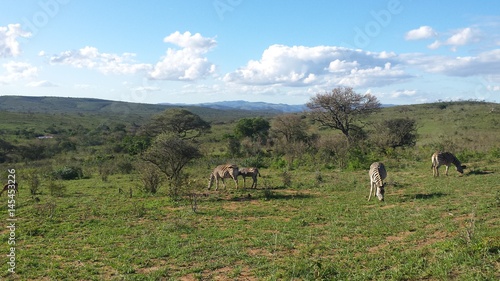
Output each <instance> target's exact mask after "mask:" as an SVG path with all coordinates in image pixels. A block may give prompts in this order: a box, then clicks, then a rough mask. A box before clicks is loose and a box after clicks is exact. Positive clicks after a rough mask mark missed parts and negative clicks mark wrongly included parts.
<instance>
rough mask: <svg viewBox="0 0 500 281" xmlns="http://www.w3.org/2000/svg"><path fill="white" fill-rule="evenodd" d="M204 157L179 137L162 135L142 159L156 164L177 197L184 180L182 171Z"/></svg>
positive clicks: (155, 140)
mask: <svg viewBox="0 0 500 281" xmlns="http://www.w3.org/2000/svg"><path fill="white" fill-rule="evenodd" d="M201 156H202V155H201V153H200V151H199V150H198V148H197V147H195V146H194V145H193V144H191V143H190V142H189V141H188V140H185V139H181V138H179V137H178V136H177V135H174V134H168V133H162V134H160V135H158V136H157V137H156V138H155V139H154V141H153V143H152V144H151V146H150V147H149V148H148V149H147V150H146V151H145V152H144V153H143V154H142V159H143V160H145V161H147V162H150V163H152V164H154V165H155V166H156V167H158V169H159V170H160V171H161V172H162V173H163V174H165V175H166V176H167V179H168V181H169V184H170V187H171V188H170V191H171V194H173V195H176V194H177V192H176V190H177V188H178V187H179V186H178V185H179V183H180V181H181V179H182V169H183V168H184V167H185V166H186V165H187V164H188V163H189V162H190V161H191V160H193V159H196V158H200V157H201Z"/></svg>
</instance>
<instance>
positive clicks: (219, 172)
mask: <svg viewBox="0 0 500 281" xmlns="http://www.w3.org/2000/svg"><path fill="white" fill-rule="evenodd" d="M225 178H232V179H233V180H234V183H235V184H236V189H238V166H236V165H233V164H226V165H220V166H217V167H216V168H215V169H214V170H213V172H212V173H211V174H210V180H209V181H208V189H210V188H211V187H212V184H213V182H214V179H215V190H217V189H218V188H219V179H220V180H222V185H223V186H224V188H226V183H225V182H224V179H225Z"/></svg>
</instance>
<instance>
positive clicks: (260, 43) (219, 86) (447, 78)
mask: <svg viewBox="0 0 500 281" xmlns="http://www.w3.org/2000/svg"><path fill="white" fill-rule="evenodd" d="M338 86H348V87H353V88H354V90H355V91H356V92H358V93H371V94H374V95H376V96H377V97H378V98H379V100H380V101H381V102H382V103H386V104H414V103H425V102H433V101H436V100H459V99H477V100H486V101H494V102H500V2H498V1H496V0H494V1H493V0H491V1H465V0H463V1H462V0H461V1H456V0H455V1H451V0H449V1H436V0H419V1H416V0H413V1H412V0H370V1H368V0H367V1H340V0H339V1H333V0H314V1H306V0H273V1H269V0H145V1H118V0H108V1H97V0H22V1H13V0H0V95H26V96H63V97H92V98H102V99H109V100H119V101H130V102H140V103H160V102H168V103H199V102H214V101H222V100H247V101H265V102H272V103H288V104H303V103H306V102H307V101H309V99H310V98H311V96H313V95H315V94H317V93H324V92H327V91H330V90H331V89H333V88H335V87H338Z"/></svg>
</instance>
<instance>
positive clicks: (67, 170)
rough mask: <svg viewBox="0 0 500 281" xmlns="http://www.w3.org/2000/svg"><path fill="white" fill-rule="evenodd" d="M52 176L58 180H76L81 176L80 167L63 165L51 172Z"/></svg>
mask: <svg viewBox="0 0 500 281" xmlns="http://www.w3.org/2000/svg"><path fill="white" fill-rule="evenodd" d="M52 177H53V178H55V179H60V180H76V179H80V178H82V177H83V172H82V168H80V167H73V166H64V167H62V168H59V169H57V170H55V171H53V172H52Z"/></svg>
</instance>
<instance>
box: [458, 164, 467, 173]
mask: <svg viewBox="0 0 500 281" xmlns="http://www.w3.org/2000/svg"><path fill="white" fill-rule="evenodd" d="M465 168H467V166H465V165H457V172H459V173H460V174H463V173H464V169H465Z"/></svg>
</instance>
